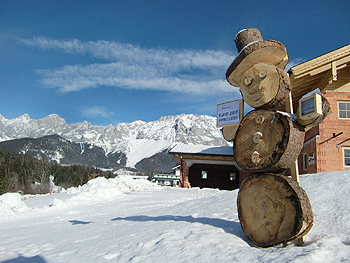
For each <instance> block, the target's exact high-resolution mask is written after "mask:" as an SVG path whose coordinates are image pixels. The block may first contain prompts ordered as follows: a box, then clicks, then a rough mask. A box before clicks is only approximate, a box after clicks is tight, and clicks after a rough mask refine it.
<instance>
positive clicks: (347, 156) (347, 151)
mask: <svg viewBox="0 0 350 263" xmlns="http://www.w3.org/2000/svg"><path fill="white" fill-rule="evenodd" d="M343 156H344V166H348V167H350V147H349V148H345V147H344V148H343Z"/></svg>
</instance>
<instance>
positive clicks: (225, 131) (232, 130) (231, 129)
mask: <svg viewBox="0 0 350 263" xmlns="http://www.w3.org/2000/svg"><path fill="white" fill-rule="evenodd" d="M237 128H238V124H237V125H230V126H224V127H222V129H221V132H222V135H223V136H224V138H225V140H226V141H229V142H232V141H233V140H234V138H235V135H236V131H237Z"/></svg>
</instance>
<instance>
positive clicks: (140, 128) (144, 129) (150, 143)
mask: <svg viewBox="0 0 350 263" xmlns="http://www.w3.org/2000/svg"><path fill="white" fill-rule="evenodd" d="M52 134H57V135H59V136H61V137H63V138H65V139H67V140H70V141H73V142H77V143H89V144H91V145H94V146H97V147H100V148H102V149H103V150H104V152H105V154H106V155H107V154H109V153H117V152H119V153H125V154H126V157H127V160H128V163H127V166H129V167H134V166H135V164H136V163H137V162H139V161H141V160H142V159H144V158H148V157H151V156H153V155H155V154H156V153H158V152H161V151H163V150H165V149H169V148H170V147H172V146H173V145H174V144H176V143H178V142H181V143H192V144H202V145H213V146H222V145H228V144H227V142H226V141H225V140H224V138H223V136H222V134H221V132H220V130H219V129H218V128H217V127H216V119H215V118H214V117H211V116H206V115H202V116H197V115H193V114H188V115H186V114H182V115H178V116H167V117H161V118H160V119H159V120H156V121H152V122H143V121H134V122H132V123H119V124H118V125H117V126H112V125H109V126H96V125H91V124H90V123H88V122H86V121H84V122H81V123H77V124H67V123H66V121H65V120H64V119H63V118H61V117H60V116H58V115H57V114H51V115H49V116H47V117H45V118H42V119H39V120H34V119H31V118H30V116H29V115H28V114H24V115H22V116H20V117H18V118H14V119H10V120H8V119H6V118H5V117H3V116H2V115H0V141H7V140H11V139H19V138H26V137H29V138H39V137H43V136H46V135H52ZM142 154H144V155H142Z"/></svg>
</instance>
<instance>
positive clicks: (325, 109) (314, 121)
mask: <svg viewBox="0 0 350 263" xmlns="http://www.w3.org/2000/svg"><path fill="white" fill-rule="evenodd" d="M321 97H322V115H321V116H318V117H316V118H311V119H307V120H302V119H300V118H299V114H298V118H297V122H298V123H299V124H300V125H301V126H303V127H305V128H307V129H310V128H312V127H314V126H317V125H318V124H320V123H321V122H322V121H323V120H324V119H325V118H326V117H327V116H328V115H329V114H331V113H332V109H331V106H330V104H329V101H328V100H327V99H326V98H325V97H323V96H321ZM299 110H300V109H299V108H298V111H299Z"/></svg>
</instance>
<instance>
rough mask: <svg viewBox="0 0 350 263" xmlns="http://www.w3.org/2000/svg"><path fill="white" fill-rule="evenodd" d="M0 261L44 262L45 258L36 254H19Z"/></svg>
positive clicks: (14, 262) (4, 262)
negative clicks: (31, 255)
mask: <svg viewBox="0 0 350 263" xmlns="http://www.w3.org/2000/svg"><path fill="white" fill-rule="evenodd" d="M1 262H2V263H46V260H45V259H44V258H43V257H42V256H40V255H36V256H34V257H29V258H27V257H23V256H22V255H19V256H18V257H16V258H13V259H9V260H5V261H1Z"/></svg>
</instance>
